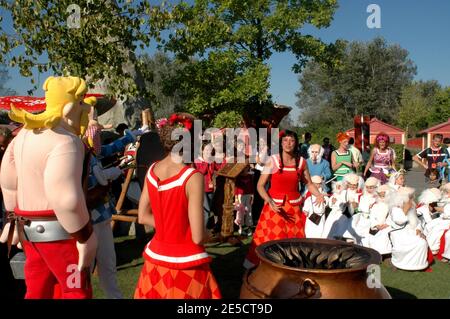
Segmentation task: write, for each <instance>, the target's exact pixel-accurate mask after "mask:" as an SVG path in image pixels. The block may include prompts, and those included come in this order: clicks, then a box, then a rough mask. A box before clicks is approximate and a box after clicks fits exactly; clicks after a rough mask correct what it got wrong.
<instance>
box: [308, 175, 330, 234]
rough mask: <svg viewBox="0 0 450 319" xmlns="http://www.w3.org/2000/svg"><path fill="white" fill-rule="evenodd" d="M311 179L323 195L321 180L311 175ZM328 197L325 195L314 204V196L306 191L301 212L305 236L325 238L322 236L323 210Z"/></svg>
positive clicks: (323, 224)
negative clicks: (303, 217) (319, 202)
mask: <svg viewBox="0 0 450 319" xmlns="http://www.w3.org/2000/svg"><path fill="white" fill-rule="evenodd" d="M311 181H312V182H313V183H314V184H315V185H316V187H317V189H318V190H319V191H320V192H321V193H322V194H324V195H326V192H325V191H324V190H323V188H322V186H323V180H322V177H320V176H317V175H316V176H312V177H311ZM328 201H329V198H328V197H326V196H325V201H324V202H323V203H322V204H320V205H316V196H314V195H312V194H311V193H310V192H308V193H307V194H306V196H305V199H304V202H303V212H304V213H305V214H306V223H305V237H306V238H326V236H324V226H325V217H326V216H325V210H326V208H327V205H328Z"/></svg>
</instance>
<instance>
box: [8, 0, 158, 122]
mask: <svg viewBox="0 0 450 319" xmlns="http://www.w3.org/2000/svg"><path fill="white" fill-rule="evenodd" d="M74 3H76V5H75V4H74ZM0 9H2V18H3V22H2V24H1V26H0V51H1V52H2V55H1V56H0V62H3V61H4V62H7V63H8V64H9V65H10V66H17V67H18V68H19V69H20V73H21V75H22V76H26V77H31V82H32V83H34V78H33V77H32V75H33V70H36V71H38V72H46V71H49V70H51V71H52V72H53V73H54V74H55V75H68V74H70V75H74V76H79V77H82V78H86V79H88V82H89V84H90V86H91V87H93V86H99V87H101V88H102V89H103V90H104V91H105V92H101V93H113V94H114V95H116V96H117V95H119V96H121V97H122V99H121V100H120V101H119V104H123V107H124V108H125V110H124V111H125V115H126V117H127V119H128V120H129V121H130V122H135V121H136V118H139V117H140V112H134V108H144V107H149V105H150V103H149V100H148V96H149V94H148V92H147V91H146V89H145V85H144V81H143V79H142V76H141V74H140V72H139V69H137V68H136V64H137V58H136V56H135V51H136V49H137V47H140V48H142V49H143V48H145V47H147V46H149V44H150V40H151V37H152V30H151V28H150V26H149V25H148V23H147V21H148V20H150V19H151V18H150V16H151V14H152V7H151V6H150V2H149V1H134V2H133V1H128V0H105V1H92V0H78V1H75V2H74V1H73V0H58V1H56V0H39V1H35V0H17V1H8V0H0ZM78 13H79V16H78ZM11 26H12V28H11ZM10 29H12V30H10ZM30 93H31V92H30ZM125 96H126V98H125Z"/></svg>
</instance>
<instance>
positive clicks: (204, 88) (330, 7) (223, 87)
mask: <svg viewBox="0 0 450 319" xmlns="http://www.w3.org/2000/svg"><path fill="white" fill-rule="evenodd" d="M336 8H337V1H336V0H317V1H309V0H303V1H274V0H250V1H241V0H227V1H222V0H212V1H206V0H196V1H193V4H188V3H187V2H185V1H181V2H180V3H178V4H175V5H173V6H170V8H160V9H158V10H156V11H155V12H157V14H155V15H154V16H153V20H152V21H150V23H152V24H153V25H154V29H159V30H160V31H161V32H164V31H165V32H168V36H167V37H166V38H162V40H161V46H162V47H163V48H164V49H165V50H167V51H170V52H173V53H174V54H175V56H176V58H177V59H179V60H181V61H184V62H187V61H192V59H193V58H195V63H189V64H188V66H187V67H186V68H185V69H184V71H183V72H180V74H179V77H178V78H177V79H175V80H174V82H173V85H174V86H175V87H182V88H183V91H185V92H186V94H187V96H188V99H187V103H186V111H188V112H191V113H193V114H195V115H197V116H200V117H202V118H204V119H207V120H210V121H211V122H214V119H221V121H223V119H224V118H225V117H227V114H228V113H229V112H230V113H229V115H230V116H229V120H232V119H233V118H234V119H235V120H237V118H236V117H235V116H234V114H235V113H236V112H237V113H238V114H242V113H244V112H251V111H253V110H251V111H250V110H249V106H248V105H249V101H252V102H251V103H252V104H253V105H256V104H255V103H254V101H255V100H256V101H262V102H263V101H270V96H269V94H268V88H269V75H270V68H269V66H268V64H267V61H268V59H269V58H270V57H271V55H272V54H273V53H274V52H285V51H289V52H292V53H293V54H294V55H295V56H296V57H297V60H298V62H297V63H296V64H295V65H294V66H293V69H294V71H296V72H299V71H300V70H301V68H302V67H303V65H304V64H305V63H306V61H307V60H308V59H310V58H313V59H315V60H316V61H317V62H318V63H327V64H330V65H331V64H333V63H335V62H336V61H335V57H336V53H337V52H338V49H337V48H338V47H339V43H336V44H325V43H323V42H322V41H320V40H319V39H317V38H314V37H312V36H310V35H306V34H303V33H302V32H301V28H302V27H303V26H304V25H305V24H311V25H313V26H315V27H317V28H323V27H328V26H329V24H330V23H331V21H332V16H333V14H334V11H335V10H336ZM227 121H228V120H227ZM216 124H218V123H216ZM235 124H237V123H235Z"/></svg>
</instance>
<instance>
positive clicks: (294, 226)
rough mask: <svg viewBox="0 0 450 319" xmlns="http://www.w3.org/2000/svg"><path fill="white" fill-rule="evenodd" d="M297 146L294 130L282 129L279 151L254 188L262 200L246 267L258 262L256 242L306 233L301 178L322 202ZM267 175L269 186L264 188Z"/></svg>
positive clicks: (300, 236)
mask: <svg viewBox="0 0 450 319" xmlns="http://www.w3.org/2000/svg"><path fill="white" fill-rule="evenodd" d="M297 147H298V137H297V134H296V133H295V132H292V131H288V130H286V131H281V132H280V148H281V152H280V153H278V154H274V155H272V156H271V157H270V161H269V162H268V163H267V164H266V165H265V166H264V171H263V172H262V174H261V177H260V178H259V181H258V187H257V189H258V192H259V194H260V195H261V197H262V198H263V200H264V201H265V204H264V207H263V210H262V212H261V216H260V218H259V221H258V225H257V226H256V230H255V233H254V236H253V241H252V243H251V246H250V249H249V252H248V254H247V257H246V259H245V262H244V267H245V268H251V267H253V266H255V265H257V264H258V263H259V259H258V256H257V255H256V252H255V249H256V247H257V246H259V245H261V244H263V243H265V242H267V241H269V240H276V239H283V238H303V237H305V221H306V217H305V215H304V214H303V213H302V212H301V205H302V202H303V198H302V196H301V194H300V191H299V184H300V182H303V183H305V184H306V186H307V188H308V190H309V191H310V192H311V194H312V195H315V196H316V197H317V199H316V202H315V205H320V204H322V203H323V202H324V195H323V194H322V193H320V192H319V190H318V189H317V188H316V186H314V184H313V183H312V182H311V177H310V175H309V171H308V167H307V165H306V160H305V159H304V158H303V157H300V156H299V155H298V154H296V152H295V150H296V149H297ZM269 179H270V188H269V190H268V191H266V189H265V185H266V183H267V182H268V181H269Z"/></svg>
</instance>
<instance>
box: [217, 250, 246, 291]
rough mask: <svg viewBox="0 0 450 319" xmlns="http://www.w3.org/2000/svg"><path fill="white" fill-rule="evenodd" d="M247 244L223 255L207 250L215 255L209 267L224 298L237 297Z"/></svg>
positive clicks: (243, 270)
mask: <svg viewBox="0 0 450 319" xmlns="http://www.w3.org/2000/svg"><path fill="white" fill-rule="evenodd" d="M248 246H249V245H248V244H247V245H243V246H241V247H238V248H236V249H235V250H233V251H232V252H229V253H227V254H224V255H222V254H219V253H214V252H209V254H210V255H211V256H214V257H215V258H214V259H213V261H212V263H211V269H212V272H213V274H214V277H215V278H216V280H217V283H218V285H219V287H220V291H221V293H222V298H224V299H237V298H239V294H240V290H241V285H242V277H243V276H244V272H245V269H244V267H243V266H242V264H243V262H244V258H245V255H246V254H247V250H248ZM215 248H216V247H215ZM226 248H229V247H224V249H226Z"/></svg>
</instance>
